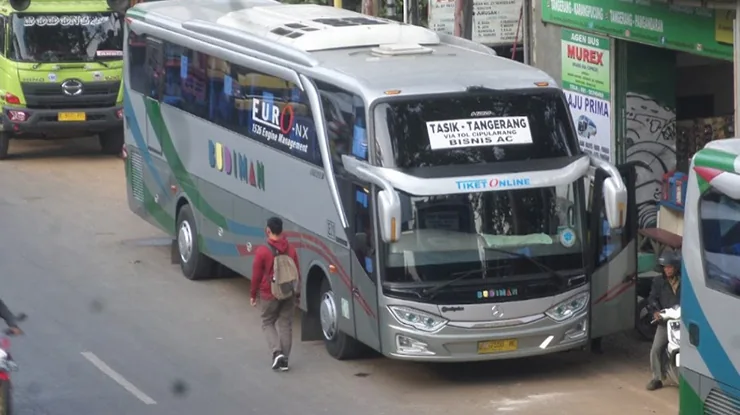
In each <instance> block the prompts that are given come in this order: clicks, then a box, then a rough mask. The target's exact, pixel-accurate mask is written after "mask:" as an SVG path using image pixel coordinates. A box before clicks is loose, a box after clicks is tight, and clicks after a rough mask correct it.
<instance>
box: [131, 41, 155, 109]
mask: <svg viewBox="0 0 740 415" xmlns="http://www.w3.org/2000/svg"><path fill="white" fill-rule="evenodd" d="M126 47H127V52H128V53H127V55H128V75H129V78H128V79H129V83H130V85H131V89H132V90H133V91H135V92H138V93H140V94H144V95H146V96H149V94H150V92H151V91H149V92H147V90H146V85H147V82H146V80H147V73H146V35H137V34H136V33H134V32H132V31H129V33H128V44H127V45H126Z"/></svg>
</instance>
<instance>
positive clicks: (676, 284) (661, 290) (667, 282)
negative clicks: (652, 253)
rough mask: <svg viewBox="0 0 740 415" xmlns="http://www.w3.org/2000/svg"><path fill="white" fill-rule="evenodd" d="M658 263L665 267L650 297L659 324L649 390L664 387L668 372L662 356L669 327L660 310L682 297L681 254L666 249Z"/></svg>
mask: <svg viewBox="0 0 740 415" xmlns="http://www.w3.org/2000/svg"><path fill="white" fill-rule="evenodd" d="M658 264H660V265H661V266H662V267H663V275H662V277H655V278H654V279H653V286H652V288H651V289H650V296H649V297H648V308H649V310H650V312H652V313H653V319H654V320H655V322H656V324H657V325H658V327H657V330H656V332H655V338H654V339H653V346H652V347H651V348H650V370H651V371H652V372H653V378H652V379H651V380H650V382H648V384H647V387H646V388H647V390H649V391H653V390H656V389H660V388H662V387H663V378H664V377H665V373H666V368H665V367H663V366H664V361H663V359H662V356H663V353H665V348H666V346H667V345H668V329H667V327H666V322H665V321H663V320H662V319H661V317H660V310H663V309H666V308H671V307H673V306H675V305H678V304H679V303H680V299H681V254H680V253H678V252H675V251H672V250H665V251H663V253H662V254H661V255H660V257H659V258H658Z"/></svg>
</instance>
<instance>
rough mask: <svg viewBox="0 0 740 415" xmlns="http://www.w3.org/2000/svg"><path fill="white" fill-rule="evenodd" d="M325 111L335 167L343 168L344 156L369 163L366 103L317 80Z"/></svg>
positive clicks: (357, 97) (354, 95)
mask: <svg viewBox="0 0 740 415" xmlns="http://www.w3.org/2000/svg"><path fill="white" fill-rule="evenodd" d="M316 86H317V88H318V90H319V94H320V95H321V105H322V108H323V110H324V120H325V122H326V131H327V134H328V136H329V148H330V151H331V156H332V161H333V164H334V168H335V169H336V168H338V167H341V166H342V156H343V155H351V156H353V157H355V158H357V159H360V160H365V161H367V160H368V149H367V122H366V120H365V103H364V102H363V101H362V98H360V97H359V96H358V95H357V94H354V93H352V92H349V91H346V90H344V89H341V88H338V87H335V86H333V85H330V84H327V83H325V82H321V81H316Z"/></svg>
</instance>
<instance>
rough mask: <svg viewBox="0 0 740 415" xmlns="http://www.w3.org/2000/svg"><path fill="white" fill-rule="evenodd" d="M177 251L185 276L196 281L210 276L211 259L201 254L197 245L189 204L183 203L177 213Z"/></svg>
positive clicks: (195, 230)
mask: <svg viewBox="0 0 740 415" xmlns="http://www.w3.org/2000/svg"><path fill="white" fill-rule="evenodd" d="M176 232H177V234H176V236H175V238H176V241H177V253H178V257H179V260H180V269H181V270H182V274H183V275H184V276H185V278H187V279H189V280H192V281H197V280H203V279H206V278H210V277H211V271H213V264H214V262H213V260H212V259H211V258H208V257H207V256H205V255H203V253H201V252H200V247H199V246H198V228H197V225H196V224H195V217H194V216H193V210H192V209H191V208H190V205H183V206H182V207H181V208H180V211H179V212H178V214H177V230H176Z"/></svg>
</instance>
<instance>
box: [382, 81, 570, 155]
mask: <svg viewBox="0 0 740 415" xmlns="http://www.w3.org/2000/svg"><path fill="white" fill-rule="evenodd" d="M375 123H376V125H377V129H378V134H380V135H387V136H388V137H389V138H390V141H391V143H392V145H393V157H394V158H395V163H396V167H398V168H402V169H404V168H416V167H429V166H449V165H464V164H478V163H494V162H503V161H523V160H537V159H546V158H555V157H563V156H572V155H575V154H578V153H579V152H580V150H579V148H578V140H577V138H576V136H575V134H574V131H573V126H572V122H571V119H570V114H569V112H568V107H567V105H566V102H565V97H564V95H563V93H562V91H560V90H558V89H554V88H539V89H524V90H516V91H492V90H482V91H477V92H467V93H463V94H450V95H441V96H436V97H431V98H429V97H424V98H419V97H416V98H412V99H404V98H399V99H397V100H393V101H387V102H385V103H382V104H379V105H378V106H377V107H376V110H375Z"/></svg>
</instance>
